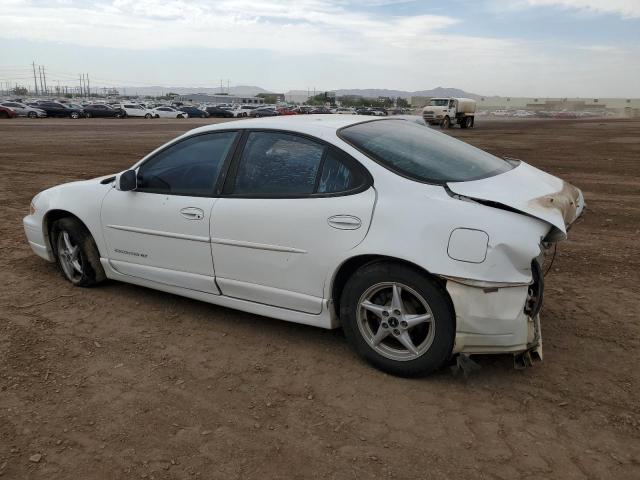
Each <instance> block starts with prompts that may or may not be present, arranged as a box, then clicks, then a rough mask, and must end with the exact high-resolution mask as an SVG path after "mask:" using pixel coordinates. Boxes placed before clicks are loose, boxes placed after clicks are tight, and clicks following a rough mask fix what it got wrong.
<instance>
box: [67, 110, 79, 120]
mask: <svg viewBox="0 0 640 480" xmlns="http://www.w3.org/2000/svg"><path fill="white" fill-rule="evenodd" d="M69 116H70V117H71V118H73V119H74V120H75V119H77V118H80V114H79V113H78V112H71V115H69Z"/></svg>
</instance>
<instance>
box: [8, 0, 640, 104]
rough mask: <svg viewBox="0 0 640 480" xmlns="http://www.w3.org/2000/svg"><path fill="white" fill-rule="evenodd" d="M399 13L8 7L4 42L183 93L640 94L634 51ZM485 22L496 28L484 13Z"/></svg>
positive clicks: (235, 5) (75, 0)
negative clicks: (455, 90) (245, 89)
mask: <svg viewBox="0 0 640 480" xmlns="http://www.w3.org/2000/svg"><path fill="white" fill-rule="evenodd" d="M499 1H501V2H502V1H504V0H499ZM90 2H91V3H90ZM518 2H519V3H518V4H517V5H518V6H519V7H520V8H521V7H522V6H526V5H549V4H551V5H563V6H567V7H568V6H571V8H581V9H587V10H592V11H603V12H604V11H607V12H608V11H613V10H612V9H616V8H617V10H615V11H616V12H618V13H620V14H621V15H622V14H624V15H627V16H629V15H633V14H634V12H635V10H634V7H633V5H631V3H629V4H628V5H631V6H628V5H627V2H621V1H620V0H607V2H606V3H605V2H600V1H599V0H582V1H579V0H518ZM524 2H527V3H524ZM396 3H400V2H397V1H394V0H377V1H376V5H377V6H376V7H375V8H372V7H371V5H372V3H371V2H370V1H365V0H297V1H293V0H290V1H288V0H109V1H98V0H57V1H56V0H3V9H2V11H3V17H2V19H3V21H2V28H0V38H5V39H10V40H14V43H15V40H19V41H20V40H22V41H27V42H23V44H27V43H29V44H31V45H34V46H33V48H32V50H31V51H30V52H35V53H29V56H28V57H25V64H26V63H29V62H30V60H31V58H34V57H35V58H36V61H39V62H42V63H46V64H48V65H51V64H53V67H52V70H55V68H54V67H55V66H56V63H57V62H56V58H55V56H54V57H49V58H43V56H41V54H40V53H39V52H38V49H39V48H40V46H44V45H47V46H51V45H63V46H65V49H66V46H68V45H77V46H81V47H83V48H84V50H82V51H83V52H87V51H88V50H86V49H87V48H98V49H105V48H106V49H111V50H110V51H114V52H119V53H120V52H122V53H123V54H124V53H126V54H127V56H128V58H135V59H136V60H135V62H134V63H135V65H132V64H118V63H114V62H113V60H110V61H105V62H100V61H99V59H98V60H96V61H95V62H94V63H93V65H95V66H94V67H93V68H94V70H91V71H92V72H95V71H97V72H98V73H96V77H100V76H101V75H102V76H103V77H104V78H109V79H113V80H118V78H117V77H118V75H122V76H123V77H124V78H129V79H135V80H144V81H146V82H153V83H164V84H174V85H185V84H189V83H193V82H197V83H201V82H203V81H206V79H208V78H218V75H225V77H227V78H230V77H231V78H233V79H234V82H242V83H254V84H265V83H267V82H268V83H270V85H271V86H273V87H274V88H278V89H282V88H300V87H303V86H307V85H317V86H320V85H322V88H324V89H332V88H343V87H344V88H349V87H364V86H374V87H389V88H403V89H415V90H419V89H423V88H427V87H433V86H436V85H446V86H456V87H460V88H464V89H466V90H469V91H476V92H479V93H483V94H494V93H502V94H507V95H517V94H521V95H535V96H546V95H551V94H552V92H553V93H555V94H557V95H564V96H567V95H569V96H571V95H577V94H585V95H596V96H602V95H603V92H604V90H607V91H617V92H627V93H626V94H628V95H629V94H630V95H634V94H637V93H633V92H636V91H637V85H635V83H634V82H633V80H634V79H635V78H637V77H638V76H639V75H640V64H639V63H638V62H637V55H638V48H637V46H635V45H628V44H625V45H624V46H623V48H619V49H617V50H615V51H614V50H611V49H613V48H614V47H615V45H611V49H609V50H606V51H605V50H604V49H603V47H602V46H599V43H600V42H597V41H596V42H593V43H594V45H591V46H590V42H582V43H583V44H584V45H571V44H565V45H558V44H557V42H554V41H549V42H548V43H546V42H545V39H544V38H536V39H535V40H524V39H518V38H506V36H505V35H504V33H503V32H500V31H498V32H496V35H495V36H492V35H488V34H485V35H478V34H472V33H469V32H471V31H473V29H474V25H475V22H476V20H475V19H473V20H469V21H472V22H474V23H473V24H467V23H465V20H464V16H456V14H455V13H454V12H456V10H455V9H454V8H451V9H449V11H450V12H452V13H450V14H438V15H430V14H413V15H408V14H399V13H395V14H394V13H393V12H394V11H395V12H406V8H405V7H406V5H405V6H403V8H400V9H394V7H393V5H394V4H396ZM623 3H624V5H623ZM380 5H386V6H384V7H382V8H381V7H380ZM509 5H510V6H511V5H514V4H513V3H509ZM625 5H627V7H628V8H627V7H625ZM596 7H597V8H600V9H601V10H597V8H596ZM623 7H625V8H626V9H625V8H623ZM527 8H529V7H527ZM605 9H607V10H605ZM427 11H428V10H427ZM437 11H438V12H442V11H443V9H438V10H437ZM484 20H485V21H486V22H488V23H487V24H488V25H491V18H490V16H489V15H487V17H486V18H485V19H484ZM523 21H525V20H523ZM476 31H477V30H476ZM501 34H502V35H501ZM34 41H35V43H32V42H34ZM607 48H609V47H607ZM60 50H62V47H60ZM94 51H95V52H100V51H101V50H94ZM102 52H103V53H104V52H105V51H104V50H102ZM194 52H197V53H194ZM3 53H4V52H3ZM9 53H10V55H7V57H11V58H14V59H15V60H12V61H13V62H14V63H19V59H18V58H17V57H18V56H17V55H14V54H11V52H9ZM181 55H187V56H190V57H197V59H196V60H195V62H196V63H195V66H194V65H193V64H192V66H191V69H189V68H185V69H182V68H178V67H177V65H182V64H183V62H182V60H183V57H182V56H181ZM148 57H153V58H159V57H162V61H161V62H159V64H155V66H154V67H153V68H146V69H145V68H143V66H144V65H146V66H149V65H151V60H147V58H148ZM200 57H202V60H201V61H200ZM65 58H69V57H68V56H67V57H65ZM165 58H166V61H165V60H164V59H165ZM93 60H94V59H91V61H93ZM65 62H66V63H65V64H64V65H62V64H59V66H58V71H67V72H69V71H71V72H73V71H83V72H86V71H89V66H88V65H87V63H91V62H90V61H88V60H87V58H86V57H76V58H73V59H72V60H65ZM216 62H218V63H216ZM222 62H223V63H222ZM276 65H277V66H276ZM128 71H137V72H138V73H137V75H138V76H137V77H135V78H133V76H132V75H129V74H128ZM140 72H142V73H140ZM221 72H224V73H221ZM114 77H116V78H114ZM560 79H561V81H560ZM621 94H622V93H621Z"/></svg>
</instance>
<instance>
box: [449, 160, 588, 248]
mask: <svg viewBox="0 0 640 480" xmlns="http://www.w3.org/2000/svg"><path fill="white" fill-rule="evenodd" d="M447 186H448V187H449V189H450V190H451V191H452V192H454V193H456V194H458V195H462V196H465V197H469V198H471V199H473V200H478V201H480V202H489V203H490V204H497V205H495V206H503V207H508V208H509V209H513V210H516V211H518V212H521V213H524V214H526V215H530V216H532V217H535V218H539V219H540V220H544V221H545V222H547V223H549V224H551V225H552V226H553V227H554V230H555V232H552V235H550V236H549V237H550V238H552V239H564V238H566V236H567V229H568V227H569V226H570V225H571V224H572V223H573V222H574V221H575V220H576V219H577V218H578V217H579V216H580V215H582V212H583V210H584V206H585V202H584V197H583V195H582V192H581V191H580V189H578V188H576V187H574V186H573V185H571V184H570V183H567V182H565V181H564V180H561V179H560V178H558V177H554V176H553V175H549V174H548V173H545V172H543V171H542V170H538V169H537V168H535V167H532V166H531V165H529V164H527V163H525V162H520V163H519V164H518V165H517V166H516V167H514V168H513V169H512V170H509V171H508V172H505V173H502V174H500V175H496V176H493V177H489V178H484V179H481V180H473V181H469V182H449V183H447Z"/></svg>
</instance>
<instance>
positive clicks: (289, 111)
mask: <svg viewBox="0 0 640 480" xmlns="http://www.w3.org/2000/svg"><path fill="white" fill-rule="evenodd" d="M276 111H277V112H278V115H297V114H298V112H296V111H295V110H293V109H291V108H289V107H278V108H277V109H276Z"/></svg>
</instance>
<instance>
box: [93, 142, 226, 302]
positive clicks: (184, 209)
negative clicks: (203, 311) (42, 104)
mask: <svg viewBox="0 0 640 480" xmlns="http://www.w3.org/2000/svg"><path fill="white" fill-rule="evenodd" d="M235 137H236V132H218V133H207V134H203V135H196V136H192V137H189V138H187V139H184V140H182V141H179V142H177V143H174V144H172V145H170V146H169V147H167V148H165V149H163V150H161V151H160V152H158V153H157V154H155V155H154V156H152V157H151V158H149V159H147V160H146V161H145V162H144V163H143V164H142V165H140V166H139V168H138V170H137V176H138V186H137V188H136V189H135V190H134V191H130V192H123V191H120V190H117V189H115V188H114V189H112V190H111V191H110V192H109V193H108V194H107V196H106V197H105V199H104V201H103V204H102V211H101V220H102V228H103V232H104V236H105V240H106V243H107V247H108V249H109V251H108V258H109V261H110V262H111V265H112V267H113V268H114V269H115V270H117V271H118V272H120V273H123V274H125V275H132V276H135V277H140V278H144V279H147V280H152V281H154V282H159V283H163V284H168V285H173V286H178V287H183V288H189V289H192V290H198V291H202V292H209V293H219V291H218V289H217V287H216V284H215V278H214V277H215V275H214V266H213V261H212V258H211V247H210V236H209V229H210V223H209V222H210V218H211V210H212V207H213V205H214V203H215V200H216V199H215V198H214V194H215V189H216V184H217V181H218V176H219V173H220V171H221V169H222V166H223V164H224V162H225V160H226V158H227V156H228V155H229V153H230V151H231V149H232V146H233V144H234V139H235Z"/></svg>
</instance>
